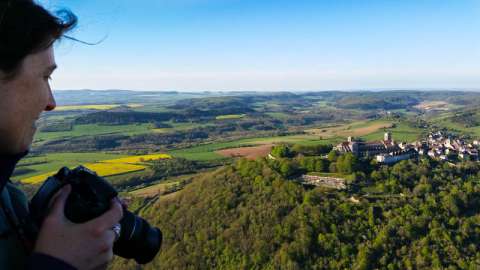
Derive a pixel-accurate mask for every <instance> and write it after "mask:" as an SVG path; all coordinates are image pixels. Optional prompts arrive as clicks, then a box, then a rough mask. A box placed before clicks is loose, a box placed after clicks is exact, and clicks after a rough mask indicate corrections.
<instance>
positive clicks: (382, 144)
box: [299, 131, 480, 189]
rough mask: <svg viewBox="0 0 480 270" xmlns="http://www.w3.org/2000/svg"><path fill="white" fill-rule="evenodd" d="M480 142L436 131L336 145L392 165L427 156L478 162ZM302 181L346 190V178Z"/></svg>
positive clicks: (304, 178) (313, 177) (387, 135)
mask: <svg viewBox="0 0 480 270" xmlns="http://www.w3.org/2000/svg"><path fill="white" fill-rule="evenodd" d="M479 147H480V141H478V140H473V141H472V142H467V141H466V140H464V139H462V138H458V137H457V136H455V135H453V134H447V133H445V132H442V131H435V132H431V133H429V134H428V136H427V137H426V138H425V139H423V140H420V141H415V142H412V143H405V142H399V143H397V142H395V141H394V139H393V138H392V134H391V133H390V132H385V133H384V137H383V140H381V141H379V142H364V141H362V140H359V139H355V138H353V137H348V139H347V141H345V142H342V143H340V144H338V145H337V146H335V147H334V148H333V149H334V150H335V151H338V152H340V153H352V154H354V155H355V156H357V157H368V158H373V159H374V160H376V161H377V162H378V163H379V164H386V165H392V164H395V163H396V162H399V161H401V160H408V159H414V158H418V157H420V156H428V157H430V158H432V159H435V160H439V161H445V162H449V163H451V164H455V162H460V161H467V160H468V161H479V157H478V148H479ZM299 181H300V182H301V183H303V184H306V185H312V186H324V187H329V188H334V189H346V185H345V180H344V179H343V178H337V177H328V176H317V175H302V176H301V177H300V179H299Z"/></svg>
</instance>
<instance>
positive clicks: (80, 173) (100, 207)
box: [30, 166, 162, 264]
mask: <svg viewBox="0 0 480 270" xmlns="http://www.w3.org/2000/svg"><path fill="white" fill-rule="evenodd" d="M68 184H70V185H71V186H72V191H71V193H70V195H69V197H68V198H67V202H66V204H65V216H66V217H67V218H68V219H69V220H70V221H71V222H73V223H84V222H87V221H89V220H92V219H94V218H96V217H99V216H101V215H102V214H103V213H105V212H107V211H108V210H109V209H110V205H111V200H112V199H113V198H115V197H116V196H117V195H118V193H117V191H116V190H115V189H114V188H113V187H112V186H111V185H110V183H108V182H107V181H106V180H105V179H103V178H102V177H99V176H98V175H97V174H96V173H95V172H93V171H91V170H89V169H87V168H85V167H83V166H79V167H77V168H75V169H73V170H70V169H68V168H66V167H64V168H62V169H60V170H59V171H58V173H57V174H55V175H54V176H51V177H49V178H48V179H47V180H46V181H45V182H44V183H43V185H42V186H41V187H40V189H39V190H38V191H37V193H36V194H35V196H34V197H33V198H32V200H31V202H30V218H31V219H32V220H33V222H34V223H35V224H36V225H37V226H38V228H40V226H41V224H42V222H43V219H44V218H45V217H46V216H47V214H48V211H49V203H50V200H51V198H52V197H53V195H54V194H55V193H57V191H59V190H60V189H61V188H62V187H63V186H65V185H68ZM123 213H124V214H123V218H122V219H121V220H120V225H121V232H120V236H119V238H118V239H117V241H116V242H115V243H114V246H113V252H114V254H116V255H118V256H120V257H123V258H127V259H135V260H136V261H137V263H139V264H145V263H148V262H150V261H152V260H153V258H154V257H155V256H156V254H157V253H158V251H159V250H160V246H161V244H162V232H161V231H160V229H158V228H155V227H151V226H150V224H148V222H146V221H145V220H144V219H142V218H141V217H138V216H136V215H135V214H133V213H132V212H130V211H128V210H127V209H126V208H124V209H123Z"/></svg>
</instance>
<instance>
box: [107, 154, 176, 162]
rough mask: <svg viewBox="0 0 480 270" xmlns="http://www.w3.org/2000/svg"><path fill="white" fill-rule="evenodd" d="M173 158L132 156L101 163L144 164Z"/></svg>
mask: <svg viewBox="0 0 480 270" xmlns="http://www.w3.org/2000/svg"><path fill="white" fill-rule="evenodd" d="M166 158H172V156H170V155H168V154H153V155H143V156H131V157H126V158H118V159H110V160H104V161H101V162H103V163H142V162H146V161H152V160H158V159H166Z"/></svg>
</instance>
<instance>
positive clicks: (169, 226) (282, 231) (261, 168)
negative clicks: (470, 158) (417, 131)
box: [111, 160, 480, 270]
mask: <svg viewBox="0 0 480 270" xmlns="http://www.w3.org/2000/svg"><path fill="white" fill-rule="evenodd" d="M270 167H271V165H269V162H267V161H262V160H259V161H247V160H240V161H239V162H237V163H236V164H235V165H232V166H227V167H224V168H222V169H219V170H217V171H216V172H215V173H213V174H211V175H206V176H204V177H202V178H200V179H196V180H195V181H194V182H193V183H192V184H190V185H189V186H187V187H186V188H185V189H184V190H183V191H181V192H180V193H177V194H176V196H174V197H170V198H168V197H165V198H163V199H162V197H160V199H158V200H157V201H156V202H155V203H153V204H150V205H148V206H146V207H144V208H143V209H142V210H141V211H140V214H141V215H143V216H145V217H146V218H147V219H148V220H150V221H151V222H152V223H153V224H156V225H158V226H159V227H160V228H161V229H162V230H163V232H164V235H165V242H164V245H163V247H162V251H161V254H160V255H159V256H157V258H156V259H155V260H154V262H153V263H151V264H148V265H147V266H145V267H144V268H142V269H478V267H479V266H480V255H479V254H480V253H479V251H480V250H479V246H478V241H479V240H480V230H479V229H478V225H477V224H479V222H480V208H479V207H480V199H479V198H480V197H479V196H480V184H479V176H478V173H479V172H480V167H479V166H478V164H476V163H465V164H460V165H459V166H458V167H456V168H450V167H448V166H442V165H441V164H436V163H433V162H430V161H428V160H421V161H419V162H418V163H415V162H413V161H408V162H407V161H404V162H400V163H398V164H396V165H395V166H393V167H385V166H384V167H377V168H376V169H375V170H374V171H372V173H371V174H370V175H371V180H370V181H369V185H370V188H373V189H376V190H377V192H380V193H377V194H375V196H372V195H368V194H366V193H362V192H360V191H353V190H349V191H334V190H328V189H324V188H315V189H305V188H304V187H302V186H301V185H300V184H297V183H295V182H292V181H289V180H285V179H284V178H283V177H282V176H281V175H280V174H278V173H277V172H275V171H274V170H272V169H271V168H270ZM357 174H358V175H361V174H364V172H357ZM358 175H357V178H358ZM360 178H361V177H360ZM354 181H355V180H354ZM363 182H365V181H362V183H363ZM351 196H354V197H355V198H357V199H358V200H357V199H355V200H351V199H349V198H350V197H351ZM111 269H116V270H120V269H138V268H136V266H135V265H133V264H132V262H128V263H126V262H125V261H123V260H121V259H117V260H116V261H115V262H114V264H113V265H112V266H111Z"/></svg>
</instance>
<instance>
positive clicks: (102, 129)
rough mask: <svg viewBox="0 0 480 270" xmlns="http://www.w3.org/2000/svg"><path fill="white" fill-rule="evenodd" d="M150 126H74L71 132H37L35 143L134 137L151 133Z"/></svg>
mask: <svg viewBox="0 0 480 270" xmlns="http://www.w3.org/2000/svg"><path fill="white" fill-rule="evenodd" d="M151 128H152V125H151V124H131V125H111V126H109V125H99V124H89V125H74V126H73V130H71V131H59V132H37V134H36V135H35V142H39V141H49V140H57V139H62V138H74V137H80V136H95V135H106V134H125V135H135V134H142V133H148V132H151Z"/></svg>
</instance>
